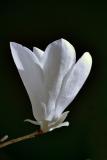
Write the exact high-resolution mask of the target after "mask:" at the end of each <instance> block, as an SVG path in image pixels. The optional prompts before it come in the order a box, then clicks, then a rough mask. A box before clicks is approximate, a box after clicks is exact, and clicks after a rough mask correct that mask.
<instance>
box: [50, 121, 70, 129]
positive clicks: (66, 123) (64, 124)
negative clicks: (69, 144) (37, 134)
mask: <svg viewBox="0 0 107 160" xmlns="http://www.w3.org/2000/svg"><path fill="white" fill-rule="evenodd" d="M64 126H67V127H68V126H69V122H64V123H61V124H59V125H58V126H56V127H53V128H50V129H49V131H52V130H54V129H57V128H60V127H64Z"/></svg>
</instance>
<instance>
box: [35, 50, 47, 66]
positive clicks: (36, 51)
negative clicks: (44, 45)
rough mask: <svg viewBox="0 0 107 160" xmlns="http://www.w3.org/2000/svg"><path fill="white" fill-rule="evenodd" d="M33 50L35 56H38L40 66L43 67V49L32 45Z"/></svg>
mask: <svg viewBox="0 0 107 160" xmlns="http://www.w3.org/2000/svg"><path fill="white" fill-rule="evenodd" d="M33 52H34V54H35V55H36V57H37V58H38V60H39V62H40V65H41V67H43V65H44V60H45V54H44V51H42V50H40V49H39V48H37V47H33Z"/></svg>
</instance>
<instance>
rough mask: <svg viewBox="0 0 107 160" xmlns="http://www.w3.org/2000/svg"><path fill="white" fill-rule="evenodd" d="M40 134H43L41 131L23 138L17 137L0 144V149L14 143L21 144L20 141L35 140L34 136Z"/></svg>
mask: <svg viewBox="0 0 107 160" xmlns="http://www.w3.org/2000/svg"><path fill="white" fill-rule="evenodd" d="M41 134H43V132H42V131H41V130H39V131H36V132H33V133H31V134H28V135H25V136H22V137H18V138H15V139H12V140H9V141H6V142H3V143H0V148H4V147H6V146H8V145H11V144H14V143H17V142H21V141H24V140H27V139H31V138H35V137H36V136H38V135H41Z"/></svg>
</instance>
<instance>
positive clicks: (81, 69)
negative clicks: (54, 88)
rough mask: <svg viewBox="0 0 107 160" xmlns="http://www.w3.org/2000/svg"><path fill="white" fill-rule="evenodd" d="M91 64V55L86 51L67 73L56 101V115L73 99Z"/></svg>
mask: <svg viewBox="0 0 107 160" xmlns="http://www.w3.org/2000/svg"><path fill="white" fill-rule="evenodd" d="M91 66H92V58H91V55H90V54H89V53H88V52H86V53H84V55H83V56H82V57H81V58H80V59H79V60H78V62H77V63H76V64H75V65H74V67H73V68H71V69H70V71H69V72H68V73H67V75H66V76H65V78H64V80H63V83H62V87H61V91H60V94H59V96H58V99H57V102H56V106H57V107H56V117H57V116H60V114H61V113H62V112H63V111H64V110H65V108H66V107H67V106H68V105H69V104H70V103H71V102H72V101H73V99H74V98H75V96H76V95H77V93H78V92H79V90H80V89H81V87H82V86H83V84H84V82H85V81H86V79H87V77H88V75H89V73H90V70H91Z"/></svg>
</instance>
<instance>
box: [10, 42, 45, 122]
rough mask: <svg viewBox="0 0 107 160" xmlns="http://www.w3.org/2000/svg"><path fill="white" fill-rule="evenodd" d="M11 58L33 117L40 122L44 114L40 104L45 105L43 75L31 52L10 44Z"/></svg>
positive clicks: (15, 44) (20, 46) (18, 45)
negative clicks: (29, 103) (30, 105)
mask: <svg viewBox="0 0 107 160" xmlns="http://www.w3.org/2000/svg"><path fill="white" fill-rule="evenodd" d="M10 47H11V51H12V56H13V59H14V62H15V64H16V66H17V69H18V71H19V74H20V76H21V78H22V81H23V83H24V86H25V88H26V90H27V92H28V95H29V97H30V100H31V104H32V109H33V114H34V117H35V118H36V119H37V120H38V121H40V120H42V119H44V117H45V112H44V106H43V105H41V102H42V103H46V99H47V98H46V94H45V93H46V90H45V88H44V85H43V84H44V75H43V71H42V69H41V67H40V65H39V62H38V60H37V59H36V58H35V57H36V56H35V55H34V53H33V52H31V51H30V50H29V49H27V48H25V47H23V46H22V45H20V44H17V43H13V42H11V43H10Z"/></svg>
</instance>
